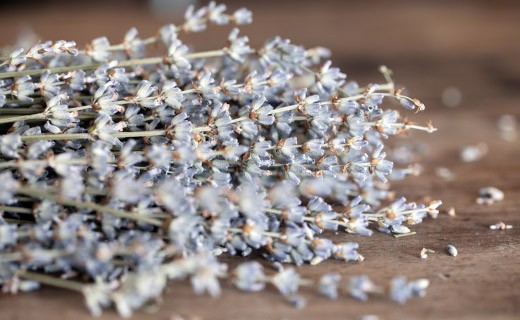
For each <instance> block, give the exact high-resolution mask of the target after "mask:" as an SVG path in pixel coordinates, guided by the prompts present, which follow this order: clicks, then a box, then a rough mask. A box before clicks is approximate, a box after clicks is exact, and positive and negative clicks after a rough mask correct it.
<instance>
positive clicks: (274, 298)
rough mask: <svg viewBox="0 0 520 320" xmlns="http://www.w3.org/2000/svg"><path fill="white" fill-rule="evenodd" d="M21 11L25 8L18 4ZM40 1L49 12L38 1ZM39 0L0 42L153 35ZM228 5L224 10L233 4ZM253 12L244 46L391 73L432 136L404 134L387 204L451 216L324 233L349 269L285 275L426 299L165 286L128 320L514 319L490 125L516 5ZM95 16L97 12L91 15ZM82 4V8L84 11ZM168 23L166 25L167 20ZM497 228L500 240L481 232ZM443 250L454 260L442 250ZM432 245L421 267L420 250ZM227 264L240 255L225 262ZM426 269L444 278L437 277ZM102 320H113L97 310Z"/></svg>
mask: <svg viewBox="0 0 520 320" xmlns="http://www.w3.org/2000/svg"><path fill="white" fill-rule="evenodd" d="M31 3H32V2H31ZM49 3H51V4H49ZM59 3H60V4H59V5H54V4H52V2H44V5H37V4H32V5H31V6H33V8H32V9H31V7H18V6H9V7H3V8H1V10H0V30H3V31H4V32H2V33H1V34H0V43H1V44H6V43H9V42H12V41H13V39H14V36H15V35H16V30H17V28H18V27H19V26H20V24H21V22H26V23H27V22H28V23H31V24H32V25H33V28H34V29H35V31H37V32H38V33H39V34H41V35H42V36H43V37H44V38H45V39H47V38H49V39H58V38H60V39H61V38H65V39H75V40H77V41H78V42H79V43H85V42H87V41H88V40H89V39H92V38H93V37H95V36H98V35H101V34H107V35H109V36H110V38H111V39H113V40H114V41H116V40H117V39H120V38H122V35H123V34H124V32H125V31H126V30H127V29H128V28H129V27H130V26H136V27H138V28H139V29H140V30H141V33H142V34H143V36H145V35H149V34H152V33H154V32H155V30H156V29H157V27H158V26H160V25H161V24H162V23H164V22H166V21H165V20H161V19H157V18H154V17H153V16H152V15H151V14H150V13H149V12H147V11H146V9H145V8H144V7H142V8H141V7H139V3H137V2H136V3H137V5H138V7H137V8H136V7H135V3H134V2H132V5H124V4H123V2H116V3H117V5H116V4H110V5H109V4H98V3H97V2H94V3H93V4H92V8H86V9H83V8H80V7H78V5H77V4H68V5H67V4H66V2H59ZM241 4H242V3H241V2H240V3H239V2H238V1H235V2H230V6H233V7H236V6H238V5H241ZM243 5H248V6H249V7H250V8H251V9H253V10H254V13H255V22H254V25H253V26H250V27H246V28H244V32H245V33H248V34H249V35H250V37H251V39H252V42H253V43H254V44H258V43H261V42H262V41H263V39H265V38H267V37H269V36H272V35H275V34H280V35H282V36H285V37H288V38H291V39H292V40H293V41H294V42H295V43H301V44H304V45H305V46H307V47H311V46H315V45H323V46H326V47H329V48H331V49H332V51H333V60H334V61H335V63H336V64H337V65H340V66H341V67H342V68H343V70H344V71H345V72H346V73H347V74H348V75H349V76H351V77H352V78H354V79H357V80H359V81H360V82H361V83H362V84H364V83H367V82H371V81H377V80H378V79H379V78H378V77H379V75H378V74H377V66H378V64H381V63H384V64H386V65H388V66H390V67H392V68H393V69H394V71H395V77H396V79H397V80H398V81H399V82H400V83H404V84H406V86H407V88H409V90H410V91H411V92H412V94H413V95H414V96H417V97H419V98H421V99H422V100H424V102H425V103H426V104H427V106H428V108H427V110H426V111H425V112H424V113H422V114H420V115H410V116H411V117H416V118H418V119H419V120H420V121H427V120H430V119H431V120H432V121H433V123H434V125H435V126H436V127H438V129H439V130H438V132H436V133H434V134H425V133H421V132H414V133H413V134H411V135H410V136H408V137H403V138H401V139H400V140H402V139H407V140H409V141H410V142H412V141H413V143H418V142H423V143H424V146H425V149H426V153H425V154H424V156H423V159H421V162H422V164H423V165H424V173H423V174H422V175H421V176H419V177H413V178H410V179H408V180H405V181H403V182H399V183H396V184H395V187H394V189H395V190H396V191H397V194H398V195H404V196H406V197H408V198H409V199H411V200H421V198H423V197H426V196H428V197H431V198H433V199H442V200H443V201H444V203H445V204H444V206H443V208H445V209H446V208H449V207H454V208H455V209H456V212H457V215H456V217H449V216H448V215H447V214H441V215H440V216H439V218H438V219H436V220H433V219H427V220H426V221H425V222H424V223H423V224H421V225H418V226H415V227H413V230H414V231H416V232H417V235H416V236H411V237H405V238H400V239H394V238H393V237H389V236H387V235H383V234H375V235H374V236H372V237H360V236H352V235H345V234H338V235H332V237H333V238H335V239H338V240H346V239H348V240H352V241H357V242H359V243H360V252H361V254H363V255H364V256H365V258H366V260H365V261H364V262H362V263H347V264H345V263H341V262H336V261H329V262H325V263H322V264H320V265H319V266H317V267H310V266H304V267H301V268H299V271H300V272H301V273H302V274H303V275H305V276H306V277H310V278H313V279H317V278H318V277H319V276H320V275H322V274H323V273H326V272H331V271H335V272H339V273H341V274H342V275H343V277H344V278H345V279H348V278H349V277H350V276H353V275H359V274H367V275H369V276H370V277H371V278H373V279H374V280H375V281H378V282H386V281H388V280H389V279H390V278H392V277H393V276H395V275H406V276H408V277H410V278H419V277H421V278H422V277H425V278H428V279H430V280H431V286H430V288H429V289H428V291H427V296H426V297H425V298H423V299H414V300H411V301H409V302H408V303H407V304H405V305H402V306H401V305H397V304H395V303H392V302H390V301H388V299H382V298H374V299H372V300H370V301H369V302H366V303H362V302H358V301H356V300H353V299H352V298H350V297H347V296H342V297H341V298H340V299H338V300H336V301H329V300H326V299H324V298H322V297H319V296H318V295H316V294H315V293H313V292H311V291H308V292H307V291H305V290H304V291H303V294H304V295H305V296H306V298H307V299H308V306H307V307H306V308H305V309H303V310H296V309H294V308H292V307H290V306H288V305H287V304H286V303H284V302H283V301H282V299H281V298H280V296H279V295H278V294H277V293H276V292H275V290H274V289H269V290H267V291H266V292H263V293H259V294H245V293H242V292H239V291H237V290H235V289H233V288H232V287H231V286H230V285H228V284H226V283H225V282H224V283H223V285H224V287H225V289H224V291H223V295H222V297H220V298H219V299H212V298H209V297H206V296H200V297H199V296H196V295H194V294H193V293H192V292H191V290H190V288H189V284H188V283H187V282H186V283H184V282H180V283H172V284H171V285H170V286H169V287H168V290H167V292H166V294H165V296H164V300H163V303H162V305H161V306H160V307H159V308H158V310H155V312H153V313H149V312H145V311H142V312H139V313H137V314H136V315H135V318H136V319H170V318H171V317H172V316H174V315H182V316H184V317H185V318H186V319H246V318H247V319H301V318H304V319H359V318H360V317H361V316H362V315H365V314H375V315H378V316H379V317H380V319H399V320H401V319H518V318H520V161H519V159H520V140H517V141H515V142H506V141H503V140H501V139H500V137H499V134H498V129H497V125H496V122H497V119H498V118H499V117H500V116H501V115H503V114H513V115H515V116H516V117H517V119H520V60H519V57H520V41H519V40H520V3H519V2H518V1H493V2H491V1H489V2H487V1H474V2H472V1H458V2H456V3H455V2H454V1H435V2H433V1H432V2H422V1H420V2H418V1H404V0H403V1H398V2H393V1H392V2H390V1H387V2H385V1H352V2H349V1H345V3H344V4H343V3H342V4H339V3H338V2H332V1H319V2H316V1H304V2H299V1H298V2H296V1H295V2H292V1H291V2H288V1H287V2H281V1H278V2H271V1H262V2H258V1H257V2H247V3H246V4H243ZM100 6H101V8H103V11H99V7H100ZM93 8H95V9H93ZM176 19H178V17H177V18H176ZM226 33H227V30H221V29H220V30H219V29H215V30H212V31H208V33H207V34H204V35H194V36H190V40H191V41H192V42H193V43H194V44H195V47H196V48H197V49H199V48H200V49H201V50H204V49H212V48H215V47H216V46H218V45H220V44H221V43H222V42H223V41H221V39H224V35H225V34H226ZM450 86H452V87H456V88H458V89H459V90H460V92H461V93H462V103H461V104H460V105H459V106H458V107H456V108H448V107H445V106H443V104H442V103H441V94H442V91H443V90H444V89H445V88H446V87H450ZM478 142H485V143H487V144H488V146H489V152H488V154H487V155H486V156H485V157H484V158H483V159H482V160H480V161H478V162H475V163H469V164H468V163H463V162H461V161H460V159H459V156H458V153H459V150H460V149H461V148H462V147H463V146H465V145H468V144H475V143H478ZM439 166H443V167H448V168H450V169H452V170H453V172H454V173H455V175H456V176H455V179H454V180H453V181H450V182H447V181H444V180H443V179H441V178H439V177H437V176H436V175H435V174H434V170H435V168H437V167H439ZM483 186H496V187H498V188H500V189H501V190H503V191H504V192H505V200H504V201H503V202H500V203H496V204H494V205H492V206H481V205H477V204H475V199H476V197H477V194H478V189H479V188H480V187H483ZM498 221H504V222H506V223H508V224H511V225H513V227H514V228H513V229H511V230H505V231H493V230H489V225H490V224H493V223H496V222H498ZM450 243H451V244H454V245H455V246H456V247H457V248H458V250H459V255H458V256H457V257H451V256H448V255H446V254H444V252H443V248H444V247H445V246H446V245H447V244H450ZM423 247H427V248H431V249H434V250H435V251H436V253H435V254H430V256H429V258H428V259H427V260H421V259H419V257H418V254H419V252H420V250H421V248H423ZM224 260H226V261H228V262H229V263H230V264H231V265H234V264H236V263H237V262H239V261H242V259H239V258H225V259H224ZM440 274H442V275H444V276H443V277H442V279H441V277H440V276H439V275H440ZM60 318H61V319H76V320H80V319H89V318H90V316H89V314H88V312H87V310H86V308H85V307H84V306H83V302H82V297H81V296H80V295H77V294H74V293H69V292H66V291H63V290H57V289H52V288H44V289H43V290H40V291H38V292H35V293H29V294H21V295H18V296H5V295H2V296H0V319H60ZM102 318H103V319H118V316H117V315H116V313H115V312H114V311H113V310H107V311H106V312H105V313H104V315H103V317H102Z"/></svg>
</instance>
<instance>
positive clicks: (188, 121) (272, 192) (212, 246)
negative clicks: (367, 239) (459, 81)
mask: <svg viewBox="0 0 520 320" xmlns="http://www.w3.org/2000/svg"><path fill="white" fill-rule="evenodd" d="M226 10H227V8H226V6H225V5H224V4H218V3H216V2H210V3H209V4H208V5H207V6H203V7H200V8H195V7H194V6H190V7H189V8H188V10H187V11H186V13H185V16H184V21H181V22H180V23H179V24H178V25H173V24H168V25H165V26H163V27H161V28H160V29H159V30H158V32H157V33H156V34H155V35H151V36H150V37H148V38H146V37H141V35H140V34H139V31H138V30H137V29H136V28H130V29H129V30H128V32H127V33H126V34H125V35H124V36H123V37H122V40H121V42H120V43H110V42H109V41H108V39H107V38H106V37H100V38H97V39H94V40H93V41H91V42H90V43H89V44H88V45H87V46H86V47H85V48H84V50H80V49H78V48H77V47H76V43H75V42H73V41H65V40H59V41H54V42H53V41H46V42H42V43H38V44H36V45H34V46H32V47H30V48H29V49H28V50H23V49H18V50H14V51H13V50H11V51H9V52H10V54H8V55H6V57H4V59H3V61H0V107H2V108H6V110H7V111H6V112H5V114H4V113H2V114H4V115H0V124H1V126H0V128H1V129H0V153H1V155H2V158H1V159H0V180H1V183H0V204H1V208H2V212H3V213H4V216H3V217H2V218H0V260H2V270H7V271H6V272H0V285H1V286H2V287H3V288H4V290H5V291H6V292H11V293H15V292H17V291H26V290H33V289H36V288H37V287H38V286H39V284H42V285H52V286H56V287H61V288H64V289H69V290H74V291H78V292H81V293H82V294H83V296H84V298H85V302H86V305H87V307H88V309H89V310H90V312H91V313H92V314H93V315H94V316H98V315H100V314H101V313H102V310H103V309H104V308H107V307H109V306H113V307H115V309H117V311H118V312H119V314H120V315H121V316H122V317H129V316H131V315H132V314H133V313H134V311H135V310H136V309H139V308H141V307H143V306H144V305H145V304H146V303H148V302H150V301H154V300H157V299H159V297H160V295H161V294H162V291H163V290H164V288H165V286H166V284H167V281H170V280H171V281H176V280H179V279H189V280H190V281H191V284H192V287H193V291H194V292H196V293H198V294H202V293H208V294H210V295H211V296H218V295H219V294H220V293H221V290H222V289H221V284H220V279H221V278H222V279H224V278H229V279H230V280H229V281H231V282H233V283H234V285H235V287H236V288H238V289H240V290H243V291H260V290H263V289H264V288H265V287H266V285H267V284H272V285H274V286H275V287H276V288H277V289H278V291H280V293H281V294H282V295H283V296H284V297H283V298H284V300H286V301H287V302H288V303H290V304H291V305H293V306H295V307H297V308H301V307H303V306H304V305H305V304H306V300H305V298H304V297H303V296H302V295H300V293H298V290H299V288H300V287H302V286H306V287H312V288H313V289H315V290H317V291H318V292H320V293H321V294H322V295H324V296H326V297H328V298H331V299H336V298H337V297H338V296H339V292H338V288H339V287H340V286H342V284H341V283H340V280H341V277H340V276H339V274H327V275H323V276H322V277H321V278H320V280H319V281H317V282H315V281H312V280H310V279H305V278H304V277H302V276H301V275H300V274H298V273H297V272H296V270H295V269H294V268H291V267H286V268H284V267H283V266H282V263H284V264H286V263H287V264H288V263H291V264H294V265H297V266H299V265H302V264H311V265H315V264H318V263H322V262H323V261H325V260H327V259H337V260H342V261H344V263H356V262H361V261H363V260H364V257H363V256H362V255H361V254H360V252H362V249H360V248H359V245H358V243H357V242H355V237H357V235H356V234H360V235H364V236H370V235H372V234H373V232H374V231H375V230H378V231H380V232H384V233H394V234H397V235H396V236H403V235H411V234H415V233H414V232H411V231H410V229H409V228H408V227H407V226H405V225H404V224H408V225H413V224H417V223H421V222H422V221H423V220H424V219H426V218H427V217H432V218H435V217H436V216H437V214H438V212H439V210H438V207H439V206H440V205H441V201H438V200H436V201H432V202H430V203H429V204H428V205H426V204H417V203H414V202H407V201H406V199H405V198H396V199H395V201H393V202H392V203H390V205H389V206H387V207H384V206H383V205H382V203H386V202H387V200H389V199H390V198H391V195H392V194H393V192H392V191H391V190H390V189H389V188H388V179H394V178H400V179H402V178H405V177H406V176H408V175H411V174H418V171H419V170H417V168H418V167H417V166H414V167H412V166H409V167H405V168H403V167H402V166H401V165H402V164H403V163H404V164H406V165H410V162H411V161H410V159H413V158H414V156H413V154H412V153H413V148H411V147H410V148H405V149H406V150H405V151H404V152H402V150H403V149H397V150H393V149H392V148H389V147H388V145H389V144H388V143H386V142H387V139H390V138H391V136H393V135H398V134H401V133H402V132H406V131H409V130H419V131H425V132H434V131H435V130H436V129H435V128H434V127H433V126H432V125H431V124H429V125H427V126H421V125H418V124H415V123H413V122H411V121H406V120H404V119H403V118H402V117H401V114H400V113H399V112H398V111H396V110H392V109H389V108H388V107H387V106H386V104H385V103H384V102H383V101H384V99H387V98H390V99H393V100H397V101H398V102H400V103H401V104H402V105H403V107H404V108H405V109H409V110H416V111H422V110H424V108H425V107H424V105H423V104H422V103H421V102H420V101H419V100H417V99H415V98H411V97H408V96H405V95H404V94H403V92H402V89H398V90H395V88H394V82H393V80H392V79H391V77H390V75H391V70H390V69H388V68H386V67H381V69H380V71H381V72H382V74H383V77H384V81H385V82H384V83H380V84H373V85H368V86H366V87H360V86H359V85H358V84H357V83H356V82H354V81H350V82H345V78H346V75H345V74H344V73H342V72H341V71H340V70H339V69H338V68H336V67H332V62H331V61H328V60H326V59H328V58H329V56H330V52H329V51H328V50H327V49H325V48H320V47H318V48H313V49H305V48H304V47H303V46H300V45H297V44H293V43H291V41H290V40H288V39H282V38H280V37H274V38H272V39H270V40H268V41H266V42H265V43H264V45H263V46H261V47H258V48H252V47H251V46H250V43H249V38H248V37H247V36H245V35H242V34H240V32H239V29H237V28H233V29H232V30H231V32H230V33H229V35H228V38H227V43H226V44H225V45H223V46H222V47H220V48H215V50H210V51H202V52H193V51H192V49H191V47H190V46H189V45H188V44H185V43H183V42H182V41H181V39H183V37H182V36H183V33H187V32H200V31H203V30H205V29H206V28H207V27H208V26H209V25H212V24H213V25H225V24H234V25H241V24H245V23H250V22H251V21H252V14H251V12H250V11H249V10H247V9H243V8H242V9H239V10H237V11H235V12H229V13H228V12H227V11H226ZM149 45H154V47H156V49H157V50H162V55H158V56H152V57H150V56H147V55H146V51H147V50H146V47H147V46H149ZM157 50H154V51H157ZM385 144H386V146H385ZM403 154H404V155H403ZM396 155H397V156H396ZM403 159H404V160H403ZM394 162H395V164H394ZM400 166H401V167H400ZM19 199H23V202H21V204H18V203H17V201H18V200H19ZM332 204H337V205H338V208H341V209H338V210H336V209H334V210H333V207H332ZM15 215H16V218H17V219H18V220H16V221H14V220H13V219H11V218H12V217H14V216H15ZM4 217H5V218H4ZM500 226H501V225H500ZM500 226H499V227H500ZM497 228H498V227H497ZM327 230H328V231H336V230H341V231H345V232H346V233H343V234H339V233H338V235H337V236H336V237H334V240H333V238H332V237H331V236H330V234H329V233H328V232H326V231H327ZM358 250H359V251H358ZM223 253H226V254H228V255H237V256H243V257H246V256H250V255H252V254H255V257H260V256H262V257H264V258H266V259H268V260H269V261H270V262H271V263H274V265H276V266H277V268H276V270H277V273H275V274H272V271H271V272H268V271H267V270H264V268H263V267H262V265H261V264H260V263H258V262H256V261H250V260H249V262H246V263H242V264H240V265H238V266H237V267H236V268H235V269H234V270H233V271H228V270H227V268H228V267H227V264H225V263H222V262H221V260H220V258H218V256H220V255H222V254H223ZM20 257H23V258H20ZM4 258H5V259H4ZM4 260H5V261H4ZM30 270H33V271H30ZM270 273H271V274H270ZM76 278H78V279H85V282H79V281H76V280H74V279H76ZM224 281H225V280H224ZM425 286H426V285H425V282H424V281H422V280H421V281H417V282H410V283H408V282H406V281H404V282H403V281H396V282H395V284H394V286H393V289H392V290H393V291H392V292H393V293H392V296H393V297H394V298H395V300H397V301H399V302H404V301H405V300H407V299H408V298H410V297H412V296H415V295H419V296H421V295H423V290H424V288H425ZM348 290H349V292H350V293H351V294H352V295H353V296H354V297H356V298H357V299H361V300H366V299H367V298H368V294H376V293H382V288H381V287H379V286H376V285H375V284H374V283H372V282H371V281H370V280H369V278H368V277H366V276H359V277H354V278H352V279H350V282H349V285H348Z"/></svg>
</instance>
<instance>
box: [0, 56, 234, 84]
mask: <svg viewBox="0 0 520 320" xmlns="http://www.w3.org/2000/svg"><path fill="white" fill-rule="evenodd" d="M224 54H225V53H224V51H223V50H211V51H204V52H195V53H188V54H186V55H185V56H184V57H185V58H186V59H199V58H211V57H220V56H223V55H224ZM163 60H164V58H163V57H149V58H142V59H130V60H124V61H120V62H119V63H118V65H117V66H118V67H131V66H138V65H149V64H158V63H162V62H163ZM103 65H104V63H94V64H83V65H76V66H66V67H56V68H46V69H34V70H22V71H12V72H2V73H0V79H4V78H14V77H21V76H24V75H31V76H34V75H40V74H42V73H44V72H45V71H46V70H49V71H50V72H51V73H65V72H69V71H75V70H93V69H97V68H99V67H101V66H103Z"/></svg>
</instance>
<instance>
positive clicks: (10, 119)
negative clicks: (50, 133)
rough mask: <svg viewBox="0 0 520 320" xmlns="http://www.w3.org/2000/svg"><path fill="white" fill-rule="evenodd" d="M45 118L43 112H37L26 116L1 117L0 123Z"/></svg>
mask: <svg viewBox="0 0 520 320" xmlns="http://www.w3.org/2000/svg"><path fill="white" fill-rule="evenodd" d="M36 119H38V120H43V119H45V115H44V114H43V113H35V114H28V115H25V116H14V117H5V118H0V124H2V123H11V122H16V121H25V120H36Z"/></svg>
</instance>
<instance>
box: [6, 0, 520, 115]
mask: <svg viewBox="0 0 520 320" xmlns="http://www.w3.org/2000/svg"><path fill="white" fill-rule="evenodd" d="M206 2H207V1H194V0H177V1H172V0H170V1H169V0H111V1H106V0H105V1H103V0H88V1H70V0H32V1H29V0H18V1H1V2H0V30H2V32H1V33H0V45H7V44H13V43H15V42H16V41H17V39H18V37H19V36H20V34H24V33H25V34H26V35H27V34H33V36H34V37H35V38H36V39H41V40H59V39H64V40H75V41H76V42H77V43H78V45H79V46H83V45H84V44H86V43H88V42H89V41H90V40H92V39H94V38H96V37H98V36H102V35H106V36H107V37H108V38H109V39H110V41H111V42H113V43H119V42H121V40H122V38H123V36H124V34H125V33H126V31H127V30H128V29H129V28H130V27H132V26H135V27H136V28H137V29H138V30H139V32H140V36H141V37H143V38H144V37H148V36H150V35H153V34H154V33H155V32H156V31H157V30H158V28H159V27H160V26H162V25H163V24H166V23H174V24H175V23H180V21H181V20H182V15H183V12H184V10H185V9H186V7H187V6H188V5H190V4H195V5H197V4H199V5H202V4H205V3H206ZM222 2H224V3H225V4H227V6H228V8H229V9H236V8H239V7H242V6H245V7H247V8H249V9H251V10H252V11H253V18H254V20H253V24H252V25H248V26H244V27H242V30H243V32H244V34H247V35H249V37H250V40H251V43H252V45H253V46H257V45H260V44H262V43H263V42H264V41H265V40H266V39H268V38H270V37H272V36H274V35H280V36H282V37H285V38H289V39H291V40H292V41H293V42H294V43H297V44H302V45H304V46H305V47H313V46H324V47H327V48H329V49H331V51H332V53H333V56H332V60H333V62H334V64H335V65H338V66H340V67H341V68H342V70H343V72H345V73H347V75H348V76H349V77H351V79H356V80H358V81H359V82H360V83H361V84H365V83H368V82H376V81H379V80H380V78H379V74H378V71H377V66H378V65H380V64H385V65H387V66H389V67H391V68H392V69H393V70H394V71H395V78H396V80H397V81H398V82H399V83H403V84H406V87H407V88H408V89H409V90H410V91H411V93H412V94H413V95H415V96H418V97H420V98H421V99H422V100H424V101H425V102H428V103H429V104H430V105H431V106H432V108H437V107H439V108H440V107H442V106H448V107H455V106H458V105H460V104H462V105H463V106H471V107H472V108H476V107H481V106H482V107H488V106H489V104H492V103H494V101H495V99H496V98H497V97H502V98H504V97H508V98H511V99H513V98H518V96H519V95H520V90H519V89H520V60H519V59H518V58H519V57H520V1H516V0H509V1H506V0H496V1H485V0H482V1H469V0H461V1H451V0H438V1H417V0H398V1H384V0H354V1H331V0H320V1H314V0H298V1H272V0H262V1H222ZM228 32H229V27H210V28H209V29H208V30H207V31H206V32H203V33H200V34H194V35H190V36H188V37H186V36H183V39H185V42H188V43H191V44H193V46H194V48H195V49H196V50H208V49H209V50H210V49H215V48H218V47H220V46H222V45H223V44H224V43H225V39H226V36H227V34H228ZM443 96H444V99H443Z"/></svg>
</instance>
